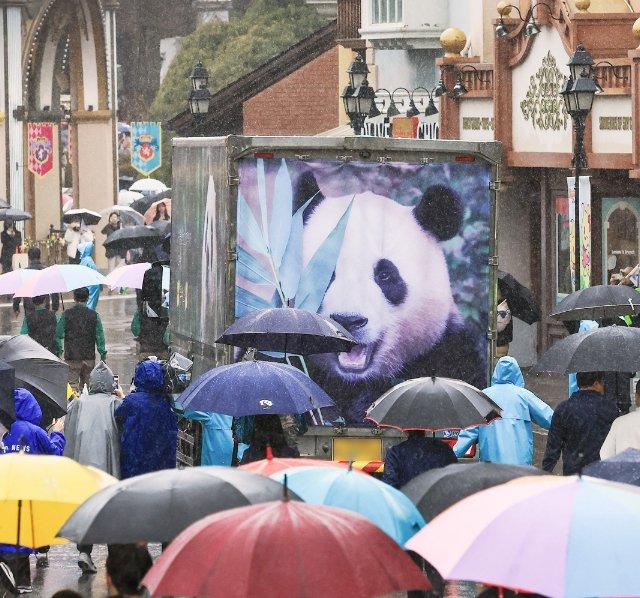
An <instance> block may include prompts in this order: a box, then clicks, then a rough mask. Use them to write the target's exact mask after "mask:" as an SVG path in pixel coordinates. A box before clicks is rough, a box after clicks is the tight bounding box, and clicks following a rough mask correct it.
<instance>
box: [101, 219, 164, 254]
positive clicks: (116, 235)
mask: <svg viewBox="0 0 640 598" xmlns="http://www.w3.org/2000/svg"><path fill="white" fill-rule="evenodd" d="M162 236H163V235H162V231H161V230H158V229H157V228H153V227H151V226H143V225H136V226H126V227H125V228H121V229H118V230H117V231H115V232H113V233H112V234H110V235H109V237H108V238H107V240H106V241H105V242H104V246H105V247H109V248H112V249H113V250H114V251H116V252H118V253H120V252H121V251H127V250H128V249H137V248H142V247H153V246H154V245H157V244H158V243H160V242H161V240H162Z"/></svg>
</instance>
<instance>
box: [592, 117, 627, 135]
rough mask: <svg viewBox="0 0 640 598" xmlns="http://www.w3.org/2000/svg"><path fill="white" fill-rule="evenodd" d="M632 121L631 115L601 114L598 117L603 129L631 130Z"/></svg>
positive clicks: (600, 126)
mask: <svg viewBox="0 0 640 598" xmlns="http://www.w3.org/2000/svg"><path fill="white" fill-rule="evenodd" d="M632 123H633V121H632V120H631V117H630V116H601V117H600V118H599V119H598V127H599V128H600V130H601V131H631V126H632Z"/></svg>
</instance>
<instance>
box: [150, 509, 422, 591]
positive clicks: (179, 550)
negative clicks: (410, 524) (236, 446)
mask: <svg viewBox="0 0 640 598" xmlns="http://www.w3.org/2000/svg"><path fill="white" fill-rule="evenodd" d="M195 563H197V566H194V564H195ZM143 584H144V585H145V586H146V587H147V589H148V590H149V591H150V593H151V594H152V595H154V596H202V597H205V598H207V597H214V596H215V597H222V596H224V597H225V598H246V597H247V596H260V597H261V598H282V597H283V596H288V597H291V598H296V597H303V596H304V597H305V598H326V597H327V596H345V595H346V594H348V595H349V597H350V598H369V597H370V596H381V595H384V594H389V593H391V592H395V591H402V590H409V589H416V590H420V589H430V584H429V583H428V581H427V579H426V577H425V576H424V575H423V574H422V572H421V571H420V569H418V567H417V566H416V565H415V564H414V563H413V562H412V561H411V558H410V557H409V556H408V555H407V554H405V553H404V552H403V551H402V549H401V548H400V547H399V546H398V545H397V544H396V543H395V542H394V541H393V540H392V539H391V538H389V537H388V536H387V535H386V534H384V533H383V532H382V531H380V530H379V529H378V528H377V527H376V526H375V525H373V524H372V523H371V522H369V521H368V520H367V519H365V518H364V517H360V516H359V515H356V514H354V513H349V512H347V511H344V510H342V509H333V508H331V507H324V506H319V505H308V504H305V503H301V502H293V501H278V502H271V503H266V504H263V505H255V506H252V507H242V508H239V509H232V510H230V511H224V512H222V513H218V514H216V515H211V516H209V517H206V518H205V519H202V520H200V521H198V522H197V523H194V524H193V525H192V526H191V527H189V528H188V529H186V530H185V531H184V532H183V533H182V534H180V535H179V536H178V537H177V538H176V539H175V540H174V541H173V542H172V543H171V544H170V545H169V547H168V548H167V549H166V550H165V551H164V552H163V553H162V555H160V557H159V558H158V560H157V561H156V563H155V565H154V566H153V567H152V568H151V569H150V570H149V572H148V573H147V575H146V576H145V578H144V580H143ZM345 592H346V594H345Z"/></svg>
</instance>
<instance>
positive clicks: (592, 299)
mask: <svg viewBox="0 0 640 598" xmlns="http://www.w3.org/2000/svg"><path fill="white" fill-rule="evenodd" d="M638 310H640V294H639V293H637V292H636V290H635V289H633V288H631V287H628V286H626V285H622V284H619V285H615V284H600V285H596V286H593V287H588V288H586V289H581V290H579V291H575V292H574V293H571V294H570V295H567V296H566V297H565V298H564V299H563V300H562V301H560V303H558V305H557V306H556V309H555V311H554V312H553V313H552V314H551V316H550V317H552V318H555V319H556V320H564V321H569V320H601V319H603V318H617V317H618V316H627V315H634V314H636V313H638Z"/></svg>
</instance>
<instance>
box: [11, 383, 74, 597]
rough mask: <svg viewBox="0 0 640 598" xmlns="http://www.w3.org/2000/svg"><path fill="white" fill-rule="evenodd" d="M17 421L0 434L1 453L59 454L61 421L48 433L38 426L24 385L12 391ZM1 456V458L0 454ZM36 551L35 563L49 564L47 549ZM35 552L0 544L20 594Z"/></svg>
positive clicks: (33, 404) (35, 409)
mask: <svg viewBox="0 0 640 598" xmlns="http://www.w3.org/2000/svg"><path fill="white" fill-rule="evenodd" d="M13 400H14V407H15V412H16V421H14V422H13V423H12V424H11V428H9V431H8V432H7V433H6V434H5V435H4V436H3V437H2V442H1V443H0V448H1V449H2V450H1V452H2V453H3V454H8V453H19V452H21V451H22V452H24V453H27V454H30V455H58V456H59V455H62V453H63V451H64V445H65V442H66V440H65V437H64V434H62V432H61V430H62V424H63V422H62V420H60V421H58V422H56V423H55V424H54V425H53V426H52V432H51V433H50V434H47V433H46V432H45V431H44V430H43V429H42V428H41V427H40V424H41V422H42V409H41V408H40V405H38V402H37V401H36V399H35V397H34V396H33V395H32V394H31V393H30V392H29V391H28V390H26V389H24V388H16V389H15V390H14V391H13ZM0 459H2V457H1V456H0ZM47 550H48V548H46V550H45V549H40V550H39V551H38V566H40V561H41V562H42V563H43V564H48V560H47V556H46V554H47V553H46V551H47ZM32 552H34V551H33V550H30V549H28V548H18V547H16V546H13V545H8V544H0V562H3V563H5V564H6V565H8V567H9V569H10V570H11V572H12V574H13V577H14V579H15V584H16V586H17V588H18V590H19V592H20V593H23V592H30V591H31V571H30V568H29V555H30V554H31V553H32Z"/></svg>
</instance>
